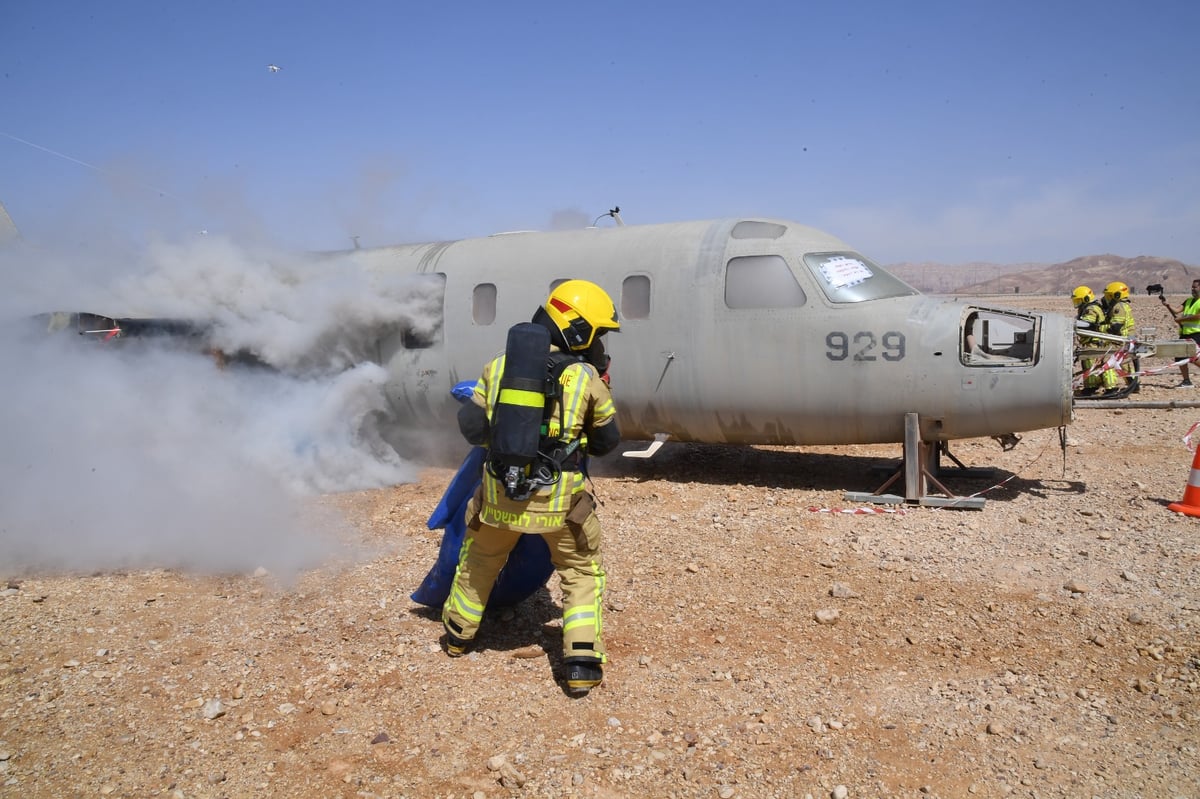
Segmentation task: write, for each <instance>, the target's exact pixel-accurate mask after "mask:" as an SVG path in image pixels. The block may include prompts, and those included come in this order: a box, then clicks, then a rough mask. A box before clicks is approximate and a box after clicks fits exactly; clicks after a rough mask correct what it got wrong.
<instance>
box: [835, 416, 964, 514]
mask: <svg viewBox="0 0 1200 799" xmlns="http://www.w3.org/2000/svg"><path fill="white" fill-rule="evenodd" d="M943 450H944V447H943V446H942V444H941V443H940V442H937V441H922V440H921V426H920V423H919V421H918V419H917V414H915V413H906V414H904V463H903V465H902V466H901V467H900V468H899V469H897V470H896V472H895V473H894V474H893V475H892V476H891V477H889V478H888V479H887V482H885V483H884V484H883V485H881V486H880V487H879V488H878V489H877V490H876V491H875V493H873V494H867V493H864V492H862V491H847V492H846V494H845V498H846V499H847V500H849V501H851V502H871V503H875V504H879V505H899V504H900V503H903V502H907V503H909V504H914V505H922V506H925V507H933V508H959V509H962V510H983V505H984V499H983V498H982V497H956V496H955V495H954V494H953V493H952V492H951V491H950V490H949V489H948V488H946V487H945V486H944V485H942V484H941V482H940V481H939V480H938V479H937V477H936V476H935V474H937V473H939V472H940V470H939V468H938V455H939V453H941V452H942V451H943ZM945 452H946V454H947V455H948V456H949V457H950V459H951V460H953V461H954V462H955V463H957V464H958V465H959V466H960V467H961V468H962V469H963V470H964V471H965V472H968V473H973V474H970V476H980V475H981V474H982V473H984V472H986V471H987V470H973V469H968V468H967V467H965V466H963V464H962V462H961V461H959V460H958V459H957V458H955V457H954V456H953V455H951V454H950V452H949V451H948V450H945ZM901 477H903V478H904V496H900V495H898V494H885V493H883V492H884V491H886V490H887V489H888V488H889V487H890V486H891V485H892V484H893V483H895V482H896V481H897V480H898V479H900V478H901ZM930 483H932V484H933V485H934V487H936V488H937V489H938V490H939V491H941V492H942V493H943V494H945V496H940V497H939V496H930V495H929V494H928V493H927V490H928V487H929V484H930Z"/></svg>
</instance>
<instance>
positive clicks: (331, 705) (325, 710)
mask: <svg viewBox="0 0 1200 799" xmlns="http://www.w3.org/2000/svg"><path fill="white" fill-rule="evenodd" d="M334 713H337V702H334V701H333V700H332V699H326V700H325V701H324V702H322V703H321V715H323V716H332V715H333V714H334Z"/></svg>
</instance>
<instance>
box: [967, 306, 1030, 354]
mask: <svg viewBox="0 0 1200 799" xmlns="http://www.w3.org/2000/svg"><path fill="white" fill-rule="evenodd" d="M1039 332H1040V331H1039V330H1038V317H1036V316H1032V315H1030V314H1021V313H1011V312H1008V311H994V310H989V309H986V308H971V309H969V310H968V311H967V313H966V314H965V315H964V316H963V322H962V331H961V342H962V346H961V352H962V362H963V363H964V364H966V365H967V366H982V367H996V366H1032V365H1033V364H1035V363H1037V361H1038V358H1039V357H1040V354H1039V352H1038V346H1037V342H1038V339H1039V338H1040V336H1039Z"/></svg>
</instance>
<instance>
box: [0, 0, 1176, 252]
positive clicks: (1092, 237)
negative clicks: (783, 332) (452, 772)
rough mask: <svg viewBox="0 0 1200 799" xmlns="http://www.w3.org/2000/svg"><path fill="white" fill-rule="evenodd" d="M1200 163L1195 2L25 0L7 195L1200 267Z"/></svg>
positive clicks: (60, 203) (12, 36) (217, 226)
mask: <svg viewBox="0 0 1200 799" xmlns="http://www.w3.org/2000/svg"><path fill="white" fill-rule="evenodd" d="M268 64H276V65H278V66H279V67H280V69H279V71H278V72H271V71H269V70H268V69H267V65H268ZM1198 178H1200V4H1198V3H1195V2H1193V1H1192V0H1179V2H1173V1H1171V2H1168V1H1163V2H1157V1H1156V0H1148V1H1147V2H1137V3H1134V2H1127V3H1124V2H1108V3H1105V2H1088V3H1084V2H1036V3H1035V2H1009V3H996V2H970V1H969V0H963V1H961V2H915V3H897V2H843V3H822V4H819V5H816V4H809V3H803V2H795V1H794V0H792V1H791V2H765V3H750V4H734V3H728V4H716V3H705V2H688V3H683V2H660V3H636V4H635V3H626V2H621V1H620V0H618V1H617V2H609V3H569V2H566V3H564V2H556V3H549V2H529V3H504V4H501V3H490V2H489V3H485V2H469V1H468V2H459V3H409V2H344V3H337V4H334V3H312V2H288V3H269V2H258V3H243V2H223V1H222V0H208V1H207V2H204V3H199V2H171V3H163V2H155V3H150V2H122V1H121V0H114V2H111V3H104V4H100V3H83V2H72V3H65V2H55V0H39V1H38V2H33V1H32V0H8V1H7V2H5V3H3V4H2V5H0V200H2V201H3V202H4V203H5V205H6V206H7V208H8V210H9V213H10V214H11V216H12V217H13V219H14V220H15V222H16V223H17V225H18V226H19V227H20V228H21V230H22V231H23V233H24V235H25V237H26V238H27V239H29V240H31V241H35V242H38V241H49V240H55V239H57V240H63V239H70V240H72V241H74V242H76V243H78V244H82V245H84V246H89V247H91V246H100V244H101V243H104V242H111V241H115V240H119V241H125V242H133V243H136V242H139V241H144V240H148V239H150V238H152V237H155V236H166V237H173V236H182V235H188V234H191V233H193V232H195V231H197V230H208V231H216V232H223V233H228V234H230V235H232V236H235V237H253V238H257V239H263V240H268V241H270V242H272V243H275V244H278V245H280V246H284V247H290V248H297V249H335V248H342V247H347V246H350V242H351V238H350V237H351V236H355V235H357V236H359V239H360V241H361V243H362V244H363V245H364V246H373V245H381V244H387V243H394V242H398V241H425V240H434V239H447V238H460V237H466V236H477V235H486V234H489V233H493V232H497V231H502V230H516V229H550V228H553V227H555V226H576V225H582V224H587V223H590V222H591V221H592V220H593V219H595V218H596V217H597V216H598V215H600V214H602V213H604V212H605V211H607V210H608V209H609V208H611V207H612V206H614V205H619V206H620V207H621V211H622V216H623V218H624V220H625V222H626V223H627V224H637V223H655V222H668V221H677V220H684V219H699V218H711V217H719V216H737V215H752V216H770V217H779V218H785V219H793V220H797V221H800V222H804V223H806V224H811V225H814V226H816V227H819V228H823V229H826V230H828V231H830V232H832V233H834V234H836V235H838V236H840V237H841V238H843V239H845V240H846V241H847V242H849V243H850V244H851V245H852V246H854V247H856V248H858V249H859V250H861V251H862V252H864V253H865V254H867V255H869V256H871V257H873V258H874V259H876V260H877V261H880V262H882V263H895V262H900V261H941V262H946V263H958V262H965V261H996V262H1003V263H1015V262H1024V261H1039V262H1052V261H1060V260H1066V259H1069V258H1073V257H1076V256H1079V255H1087V254H1093V253H1103V252H1110V253H1115V254H1118V255H1124V256H1135V255H1141V254H1147V255H1160V256H1165V257H1172V258H1178V259H1180V260H1182V261H1184V262H1186V263H1189V264H1200V191H1198V186H1200V180H1198ZM602 224H604V223H603V222H602ZM609 224H611V223H610V222H609Z"/></svg>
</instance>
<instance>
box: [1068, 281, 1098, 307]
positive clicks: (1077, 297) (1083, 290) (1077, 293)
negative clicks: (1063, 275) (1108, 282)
mask: <svg viewBox="0 0 1200 799" xmlns="http://www.w3.org/2000/svg"><path fill="white" fill-rule="evenodd" d="M1095 299H1096V295H1094V294H1092V290H1091V289H1090V288H1088V287H1087V286H1077V287H1076V288H1075V290H1074V291H1072V292H1071V304H1072V305H1074V306H1075V307H1076V308H1078V307H1079V306H1080V305H1084V304H1086V303H1089V302H1093V301H1094V300H1095Z"/></svg>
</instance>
